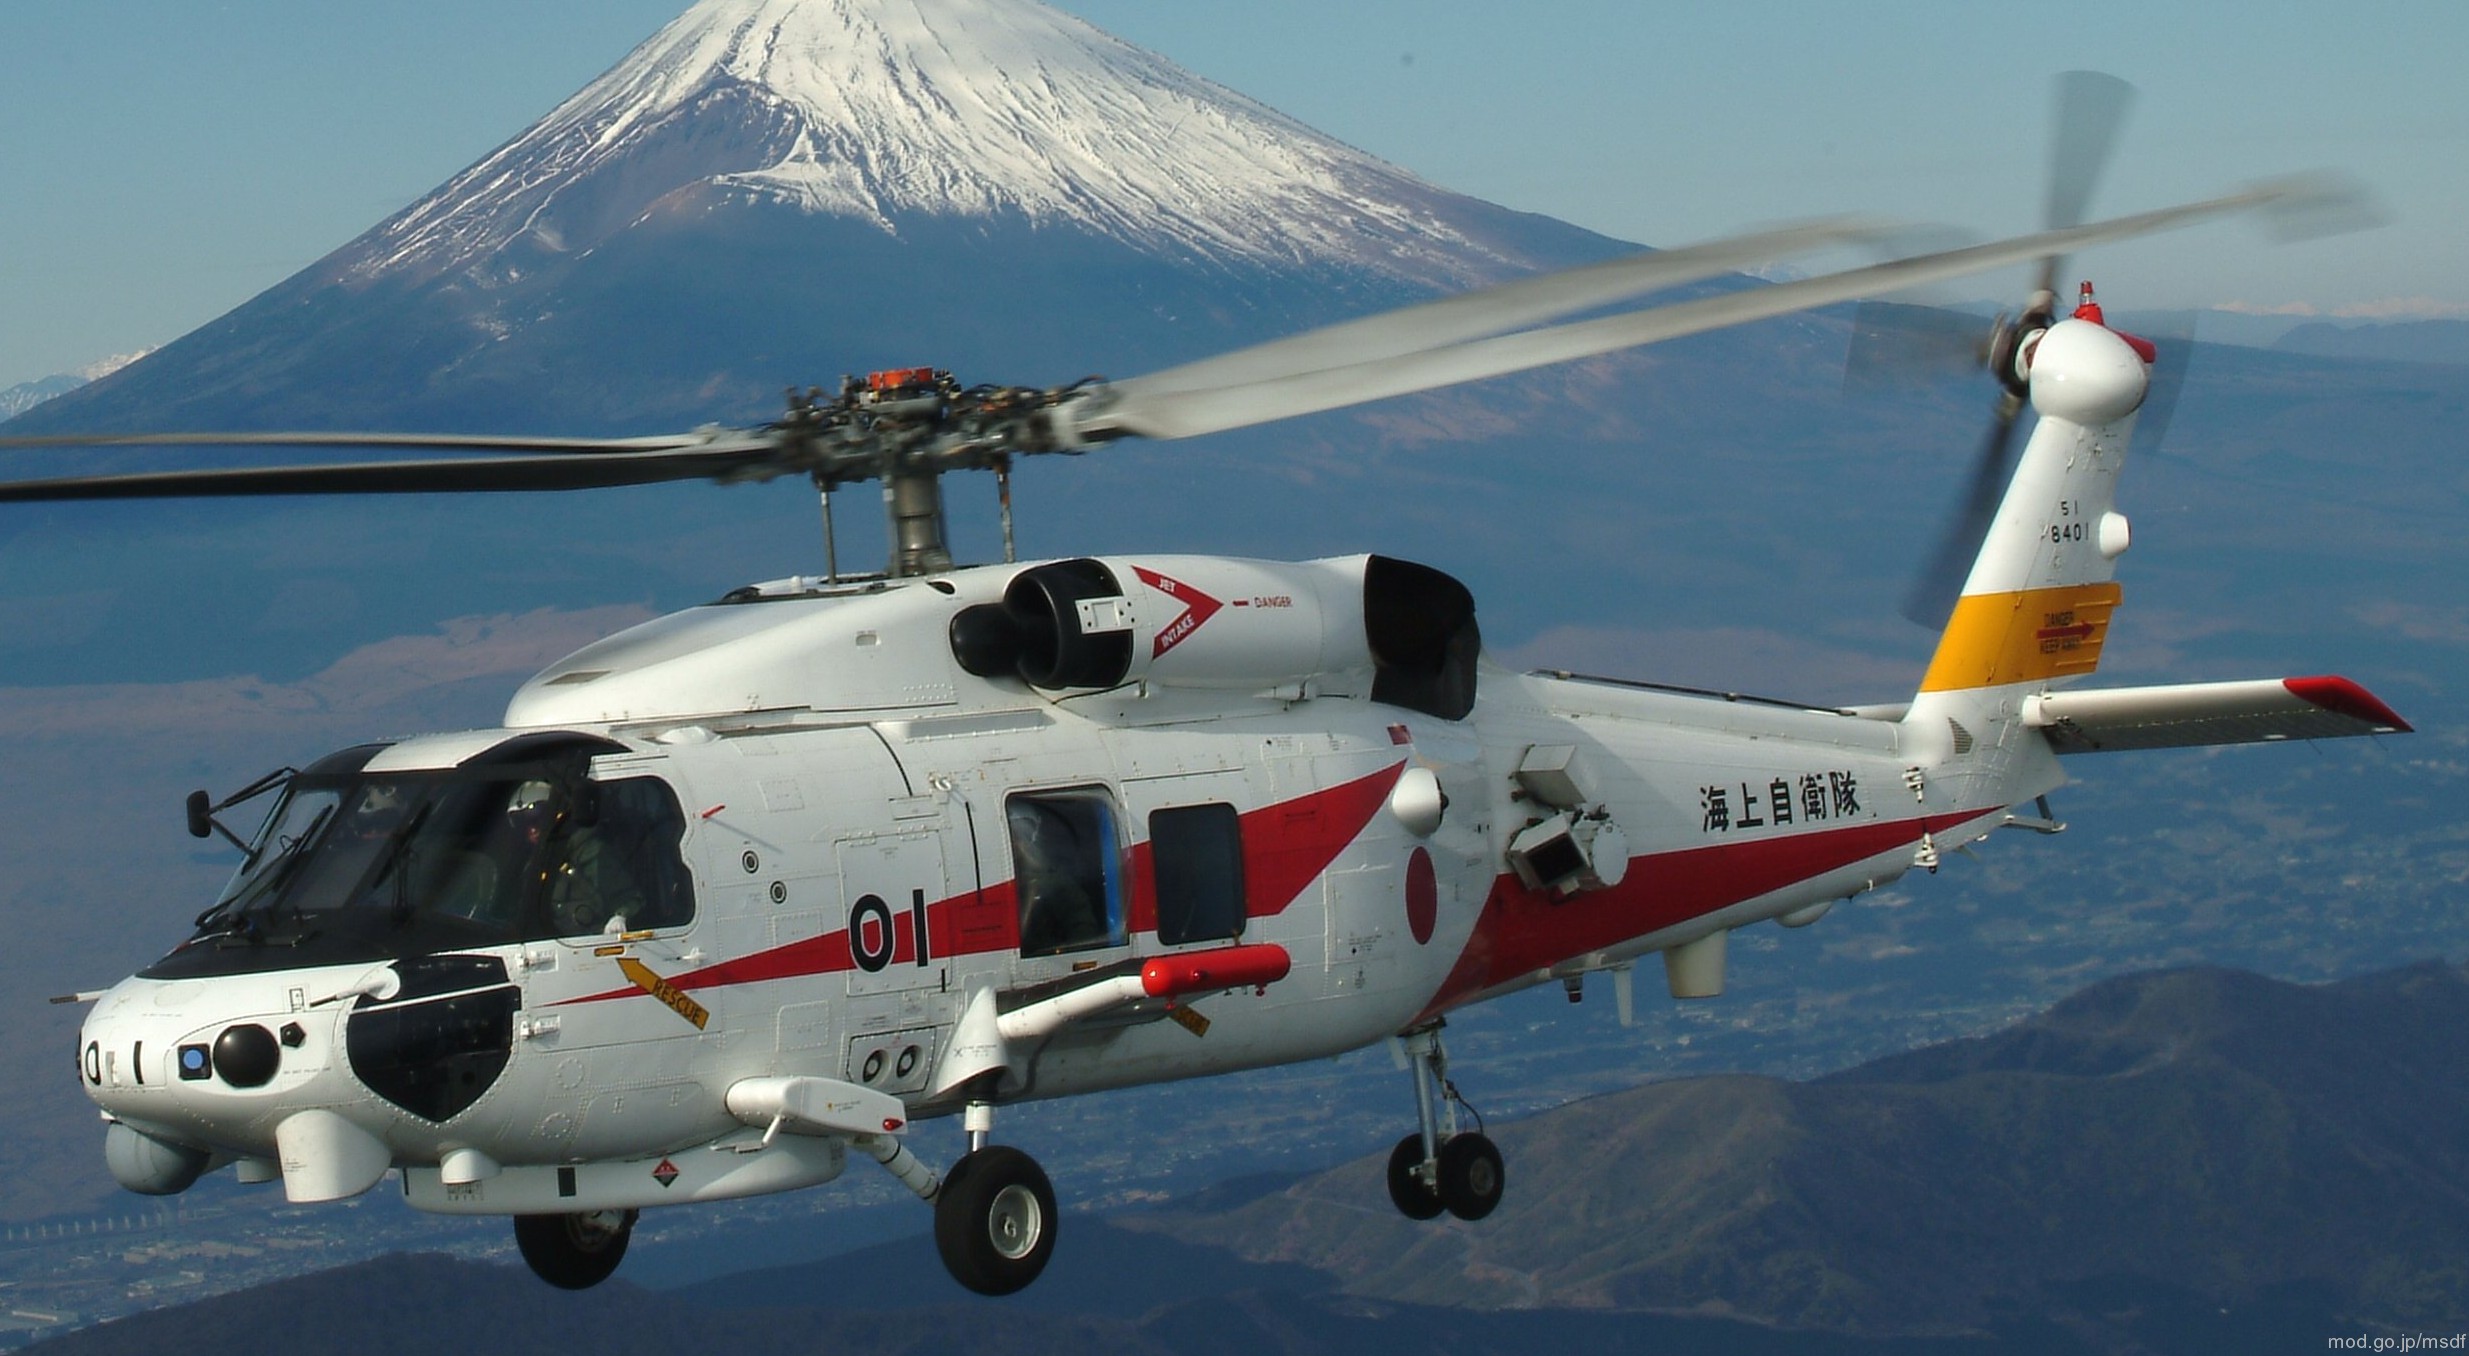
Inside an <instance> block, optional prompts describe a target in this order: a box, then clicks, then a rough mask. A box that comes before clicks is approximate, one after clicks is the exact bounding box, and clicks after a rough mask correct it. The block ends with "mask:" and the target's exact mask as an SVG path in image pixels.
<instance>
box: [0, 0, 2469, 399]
mask: <svg viewBox="0 0 2469 1356" xmlns="http://www.w3.org/2000/svg"><path fill="white" fill-rule="evenodd" d="M679 7H680V3H679V0H589V3H584V0H532V2H531V3H527V4H523V5H518V6H507V5H502V4H484V3H480V2H479V0H431V2H430V3H426V4H422V5H418V6H413V5H401V4H394V5H378V6H335V5H327V4H312V3H305V2H304V0H255V2H253V3H220V4H217V3H199V2H198V0H92V2H91V3H83V4H75V5H71V4H67V3H62V2H61V0H35V2H34V3H27V4H19V5H12V6H10V7H9V12H8V14H7V16H6V24H7V34H8V37H7V41H6V42H5V43H0V148H5V149H4V150H0V296H5V297H6V299H7V300H6V307H5V315H6V317H7V320H6V324H5V325H4V326H0V386H5V385H8V384H11V383H14V382H17V381H23V380H28V379H32V378H35V377H40V376H44V375H47V374H50V373H53V372H58V371H62V370H66V369H71V368H75V367H77V366H80V365H82V364H85V363H87V362H90V361H93V360H94V359H97V358H100V357H103V356H106V355H109V354H112V353H116V352H124V351H127V350H131V349H135V348H139V347H142V346H147V345H152V344H158V343H161V342H163V341H165V340H168V339H171V338H174V337H177V336H178V335H180V334H182V333H184V332H186V331H187V330H189V329H192V328H194V327H196V326H197V325H199V324H202V323H204V322H206V321H208V320H210V319H212V318H213V317H214V316H216V315H219V314H221V313H222V312H223V311H225V310H228V309H230V308H231V307H232V306H235V305H237V304H239V303H240V302H242V301H244V300H246V299H247V298H248V297H250V296H252V295H254V294H255V293H256V292H258V291H260V290H262V289H263V288H265V287H267V286H269V285H271V284H272V283H274V282H276V281H278V280H280V279H281V278H283V277H284V276H287V275H288V274H290V273H291V272H293V271H294V270H296V269H298V268H300V267H302V266H304V265H306V264H308V263H309V262H311V261H312V260H314V259H316V258H317V257H319V256H320V255H322V254H324V253H326V252H327V251H328V250H330V249H332V248H334V247H335V246H337V245H339V244H341V243H342V242H343V241H345V240H347V239H349V238H350V237H352V236H354V235H356V234H358V233H359V232H360V231H361V230H363V229H365V228H367V227H368V226H370V225H372V224H374V223H375V222H377V221H378V220H379V219H381V218H383V217H384V216H386V215H387V214H388V213H390V212H391V211H393V210H395V209H396V208H399V207H401V206H402V205H404V204H405V203H407V202H410V201H411V200H413V199H415V198H417V197H419V196H420V195H421V194H423V193H425V192H426V191H427V190H429V189H430V188H432V187H434V186H435V185H436V184H438V183H439V182H441V181H443V180H444V179H445V178H446V177H448V176H449V175H451V174H452V173H453V172H454V171H456V170H458V169H460V168H462V167H463V166H465V165H467V164H469V163H471V162H472V161H473V160H476V159H478V158H479V157H480V156H481V155H483V154H485V153H486V152H487V151H488V150H489V149H491V148H492V147H494V146H496V145H497V144H498V143H500V142H502V141H504V140H506V139H507V138H509V137H511V136H513V135H514V134H515V133H517V132H519V131H520V130H522V128H523V127H524V126H526V125H527V124H528V123H529V122H531V121H532V120H533V119H534V118H536V117H538V116H539V115H540V114H542V113H544V112H546V111H547V110H548V109H549V108H550V107H551V106H553V105H554V104H555V103H556V102H557V101H558V100H559V99H561V98H562V97H564V96H565V95H566V94H568V93H569V92H571V91H572V90H574V89H575V88H576V87H578V86H579V85H581V84H582V83H583V82H585V81H586V80H588V79H590V78H591V77H592V76H593V75H596V74H598V73H599V72H600V71H601V70H603V69H605V68H606V67H608V66H609V65H610V64H612V63H613V62H615V61H616V60H617V59H618V58H619V57H621V56H622V55H624V53H625V52H626V51H627V50H628V49H629V48H631V47H632V46H633V45H634V44H635V43H636V42H638V41H639V40H641V39H642V38H643V37H645V36H647V35H648V34H649V33H651V32H652V31H653V30H654V29H655V28H657V27H658V26H659V25H660V24H661V23H662V22H664V21H666V20H667V19H668V18H669V17H671V16H672V15H673V14H674V13H676V12H677V10H678V9H679ZM1063 7H1064V8H1066V9H1068V10H1071V11H1072V12H1075V13H1078V14H1080V15H1082V16H1083V17H1085V18H1088V19H1089V20H1091V21H1092V22H1095V23H1096V24H1098V25H1099V26H1101V27H1104V28H1106V29H1109V30H1110V31H1112V32H1115V33H1116V34H1118V35H1120V36H1122V37H1124V38H1126V39H1128V40H1130V41H1133V42H1136V43H1139V44H1141V45H1142V46H1145V47H1149V48H1152V49H1154V50H1156V51H1159V52H1162V53H1164V54H1165V55H1167V56H1169V57H1171V58H1173V59H1175V60H1176V61H1178V62H1180V63H1182V64H1183V65H1185V66H1187V67H1189V68H1191V69H1193V70H1195V71H1198V72H1199V73H1201V74H1203V75H1206V76H1209V77H1210V78H1212V79H1215V80H1218V81H1219V82H1221V83H1224V84H1226V85H1229V86H1232V87H1234V88H1236V89H1238V90H1241V91H1243V92H1244V93H1247V94H1250V95H1252V96H1254V97H1256V98H1259V99H1261V100H1263V101H1265V102H1267V103H1269V104H1272V105H1274V106H1276V107H1278V108H1281V109H1283V110H1285V111H1286V112H1288V113H1290V114H1292V115H1294V116H1295V117H1298V118H1300V119H1302V120H1303V121H1305V122H1307V123H1311V124H1313V125H1314V126H1317V127H1319V128H1321V129H1322V130H1324V131H1327V132H1329V133H1331V134H1333V135H1335V136H1338V137H1340V138H1342V139H1344V140H1346V141H1349V142H1351V143H1353V144H1355V145H1357V146H1360V147H1362V148H1364V149H1366V150H1369V151H1371V152H1373V153H1375V154H1378V155H1380V156H1383V157H1384V158H1387V159H1389V160H1391V161H1394V162H1396V163H1398V164H1401V165H1403V166H1405V167H1407V168H1409V169H1411V170H1414V171H1415V172H1416V173H1418V174H1420V175H1422V176H1423V177H1424V178H1426V179H1429V180H1432V181H1433V182H1436V183H1439V184H1442V185H1445V186H1447V187H1450V188H1454V189H1457V190H1460V191H1463V192H1468V193H1472V194H1474V195H1476V196H1478V197H1483V198H1488V199H1491V200H1493V201H1495V202H1500V203H1504V204H1507V205H1509V206H1513V207H1518V208H1522V209H1526V210H1531V211H1539V212H1545V213H1548V214H1551V215H1554V216H1558V217H1563V218H1566V219H1568V220H1571V221H1574V222H1577V223H1578V224H1580V225H1584V226H1589V227H1592V228H1594V229H1597V230H1600V231H1603V232H1606V233H1608V234H1611V235H1615V236H1619V237H1622V238H1625V239H1631V240H1637V241H1640V242H1642V243H1648V244H1677V243H1682V242H1685V241H1688V240H1692V239H1700V238H1704V237H1707V236H1711V235H1716V234H1720V233H1723V232H1726V231H1729V230H1733V229H1737V228H1740V227H1743V226H1747V225H1751V224H1758V223H1766V222H1772V221H1775V220H1779V219H1784V218H1791V217H1799V216H1809V215H1818V214H1825V213H1832V212H1838V211H1847V210H1848V211H1862V212H1870V213H1882V214H1888V215H1892V216H1897V217H1901V218H1905V219H1913V220H1923V221H1937V222H1945V223H1949V224H1953V225H1957V226H1961V227H1965V228H1968V229H1971V230H1975V231H1982V232H1996V233H2004V232H2008V231H2016V230H2024V229H2029V228H2030V227H2031V226H2032V225H2033V224H2034V218H2035V217H2036V215H2037V213H2038V210H2039V194H2040V190H2039V186H2038V169H2039V163H2040V160H2041V156H2042V151H2043V144H2044V126H2045V112H2046V85H2047V77H2048V76H2049V74H2050V73H2052V72H2055V71H2058V70H2063V69H2067V68H2070V67H2094V68H2098V69H2104V70H2108V71H2112V72H2114V73H2116V74H2119V75H2122V76H2124V77H2126V78H2127V79H2129V80H2131V81H2133V82H2135V83H2136V84H2137V85H2138V86H2140V87H2141V89H2142V91H2143V97H2142V99H2141V102H2140V103H2139V105H2138V106H2137V109H2136V112H2135V117H2134V120H2133V122H2132V124H2131V125H2130V128H2129V135H2128V139H2127V141H2126V144H2125V147H2124V149H2123V151H2122V153H2121V155H2120V157H2119V161H2118V164H2117V166H2116V168H2115V171H2114V173H2113V174H2112V176H2111V177H2110V179H2109V181H2108V183H2107V184H2106V186H2105V187H2104V190H2103V192H2102V194H2101V196H2100V197H2099V198H2098V199H2097V200H2096V201H2095V204H2094V206H2095V209H2096V210H2104V209H2105V210H2115V211H2126V210H2132V209H2137V208H2142V207H2148V206H2155V205H2159V204H2161V203H2165V202H2170V201H2176V200H2179V199H2182V198H2187V197H2193V196H2202V195H2205V194H2208V193H2210V192H2213V191H2215V190H2217V189H2219V188H2222V187H2224V186H2226V185H2229V184H2233V183H2237V182H2240V181H2243V180H2246V179H2249V178H2254V177H2260V176H2263V175H2266V174H2270V173H2275V172H2278V171H2282V170H2287V169H2294V168H2307V167H2316V166H2334V167H2339V168H2342V169H2346V170H2348V171H2350V172H2352V173H2354V174H2355V175H2357V176H2358V177H2360V178H2361V179H2363V180H2364V181H2366V182H2367V183H2368V184H2369V185H2370V186H2372V187H2373V188H2374V189H2375V190H2376V192H2377V193H2378V195H2379V197H2380V198H2381V200H2382V201H2383V202H2384V203H2385V205H2386V206H2387V207H2388V209H2389V210H2390V212H2391V213H2392V215H2393V218H2394V221H2393V224H2391V225H2389V226H2387V227H2385V228H2383V229H2381V230H2379V231H2377V232H2375V233H2374V234H2371V235H2355V236H2349V237H2344V238H2340V239H2335V240H2331V241H2324V242H2317V243H2312V244H2306V245H2300V246H2292V247H2285V248H2275V247H2268V246H2266V245H2265V244H2264V243H2263V240H2262V237H2261V236H2260V235H2259V234H2258V233H2257V232H2255V231H2254V230H2253V229H2252V228H2250V227H2246V226H2240V225H2229V226H2216V227H2210V228H2205V229H2202V230H2199V231H2197V232H2195V233H2192V234H2189V235H2186V236H2183V237H2179V238H2175V239H2166V240H2155V241H2149V242H2141V243H2138V244H2135V245H2132V246H2126V247H2120V248H2118V249H2116V250H2113V251H2109V252H2104V253H2103V254H2102V255H2099V256H2096V257H2094V258H2092V259H2089V260H2086V261H2084V271H2086V272H2090V273H2093V274H2094V275H2095V276H2097V277H2098V278H2099V279H2100V280H2101V282H2102V289H2103V294H2104V296H2105V297H2106V298H2108V299H2111V300H2112V301H2113V302H2123V303H2124V304H2128V305H2152V306H2203V305H2230V306H2236V307H2246V308H2260V309H2271V308H2290V309H2306V310H2312V311H2315V312H2319V313H2326V314H2336V313H2358V314H2372V315H2392V316H2401V317H2407V316H2415V315H2423V314H2435V315H2462V314H2469V238H2464V233H2462V232H2461V231H2460V230H2459V229H2458V226H2457V223H2459V222H2460V221H2462V220H2464V219H2469V187H2464V184H2463V179H2464V176H2463V174H2462V173H2461V171H2460V167H2461V166H2462V165H2464V164H2469V97H2465V96H2464V95H2463V94H2462V93H2461V92H2460V91H2461V86H2460V84H2459V75H2458V66H2459V63H2460V61H2461V60H2462V58H2463V57H2464V56H2465V55H2469V6H2462V5H2458V4H2448V3H2407V2H2403V3H2382V4H2377V5H2374V6H2370V7H2363V8H2359V9H2355V10H2339V9H2335V8H2333V7H2331V6H2328V5H2299V4H2273V3H2261V2H2257V0H2247V2H2246V3H2233V2H2228V0H2185V2H2184V3H2178V4H2173V5H2169V6H2152V5H2148V4H2141V3H2113V2H2112V0H2078V3H2075V4H2071V5H2069V6H2066V7H2065V8H2064V11H2063V13H2062V14H2060V13H2058V12H2055V11H2051V10H2049V9H2048V8H2046V7H2027V6H2015V5H1993V6H1984V5H1979V4H1977V3H1967V4H1914V3H1898V4H1892V5H1857V6H1856V5H1817V4H1811V3H1788V4H1787V3H1754V2H1752V3H1740V4H1729V5H1722V6H1713V5H1692V6H1681V5H1654V4H1636V3H1616V2H1615V0H1530V3H1526V4H1522V5H1516V6H1509V5H1503V4H1499V3H1497V0H1344V3H1341V4H1335V5H1332V4H1330V3H1328V0H1316V2H1312V3H1307V2H1306V0H1172V3H1163V2H1161V0H1066V3H1065V4H1064V5H1063Z"/></svg>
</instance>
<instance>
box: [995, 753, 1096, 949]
mask: <svg viewBox="0 0 2469 1356" xmlns="http://www.w3.org/2000/svg"><path fill="white" fill-rule="evenodd" d="M1004 818H1005V819H1006V820H1007V821H1009V824H1010V827H1011V837H1012V880H1013V885H1014V887H1015V888H1016V889H1017V890H1018V892H1019V895H1020V954H1021V955H1023V956H1053V955H1060V954H1062V953H1063V952H1066V951H1089V950H1095V949H1097V948H1100V947H1108V946H1121V945H1123V944H1124V942H1125V940H1126V938H1125V936H1124V928H1123V849H1122V837H1121V835H1120V834H1118V833H1116V831H1115V813H1114V803H1113V801H1111V800H1110V799H1108V798H1107V796H1106V794H1105V793H1104V792H1103V791H1096V790H1080V791H1040V792H1035V793H1032V794H1028V795H1019V796H1014V797H1012V798H1011V799H1010V800H1009V801H1007V802H1005V805H1004Z"/></svg>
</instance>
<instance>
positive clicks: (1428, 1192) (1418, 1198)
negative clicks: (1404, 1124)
mask: <svg viewBox="0 0 2469 1356" xmlns="http://www.w3.org/2000/svg"><path fill="white" fill-rule="evenodd" d="M1430 1161H1431V1160H1430V1159H1429V1158H1428V1157H1427V1156H1426V1155H1425V1153H1424V1149H1423V1135H1422V1132H1421V1131H1417V1132H1416V1133H1414V1134H1411V1135H1408V1136H1407V1137H1406V1138H1404V1139H1401V1140H1399V1141H1398V1142H1397V1147H1396V1148H1394V1149H1392V1150H1390V1151H1389V1201H1390V1203H1391V1204H1393V1205H1395V1206H1396V1207H1397V1213H1399V1214H1401V1215H1404V1216H1405V1217H1406V1218H1408V1219H1431V1218H1433V1217H1435V1216H1437V1215H1438V1214H1439V1213H1440V1212H1441V1210H1442V1209H1443V1207H1442V1205H1441V1204H1440V1192H1439V1190H1438V1189H1437V1188H1435V1187H1434V1186H1433V1184H1432V1174H1431V1172H1429V1171H1427V1170H1426V1167H1425V1165H1426V1164H1427V1163H1429V1162H1430Z"/></svg>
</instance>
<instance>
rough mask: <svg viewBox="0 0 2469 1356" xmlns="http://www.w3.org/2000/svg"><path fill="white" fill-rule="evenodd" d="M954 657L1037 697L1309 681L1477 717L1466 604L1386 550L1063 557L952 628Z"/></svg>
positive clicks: (1468, 598) (1470, 609)
mask: <svg viewBox="0 0 2469 1356" xmlns="http://www.w3.org/2000/svg"><path fill="white" fill-rule="evenodd" d="M950 639H951V648H952V657H953V658H954V659H955V660H957V661H958V662H959V664H960V667H961V668H963V669H965V670H967V671H968V672H970V673H972V674H975V675H977V676H978V677H980V678H995V679H1000V678H1007V677H1010V678H1018V679H1019V680H1020V681H1022V682H1025V683H1027V684H1029V685H1030V686H1032V687H1038V688H1045V689H1050V690H1051V689H1059V688H1109V687H1118V686H1121V685H1122V684H1125V683H1129V682H1148V683H1153V684H1157V685H1160V686H1165V687H1200V688H1235V689H1247V690H1255V691H1257V690H1264V689H1269V688H1276V687H1283V686H1288V685H1307V686H1317V687H1322V688H1324V689H1325V688H1328V687H1330V686H1331V685H1343V686H1337V687H1336V688H1335V690H1338V691H1349V690H1350V691H1353V692H1355V693H1358V694H1365V693H1368V695H1369V696H1371V698H1372V699H1373V700H1375V701H1380V702H1386V703H1389V704H1391V705H1395V706H1403V707H1406V708H1407V709H1409V710H1414V711H1421V712H1425V713H1426V714H1430V715H1436V716H1441V717H1443V718H1445V719H1449V720H1458V719H1462V718H1464V717H1465V715H1466V713H1467V712H1469V711H1471V710H1473V709H1474V696H1475V660H1476V657H1477V655H1478V654H1479V653H1480V652H1481V650H1482V637H1481V635H1480V633H1479V632H1478V631H1477V629H1476V627H1475V618H1474V596H1473V595H1472V594H1471V593H1469V592H1467V590H1466V586H1465V585H1463V584H1461V583H1459V582H1458V581H1457V580H1455V579H1452V578H1450V577H1449V576H1448V575H1446V574H1443V573H1441V572H1440V571H1438V570H1435V569H1432V568H1431V567H1429V566H1425V565H1416V564H1412V563H1409V562H1407V561H1402V560H1391V559H1389V558H1387V557H1384V556H1350V557H1344V558H1340V559H1333V560H1314V561H1305V562H1302V563H1300V564H1287V563H1282V562H1275V561H1260V560H1231V559H1226V558H1222V557H1215V556H1143V557H1114V558H1108V559H1104V560H1098V559H1080V560H1061V561H1054V562H1051V563H1048V564H1044V565H1037V566H1032V567H1031V568H1029V569H1026V570H1023V571H1021V572H1020V573H1019V574H1018V575H1016V576H1014V577H1013V579H1012V581H1011V583H1010V585H1009V586H1008V587H1007V588H1005V590H1004V593H1003V601H1002V602H1000V603H979V604H977V605H975V606H972V607H966V608H963V609H961V610H960V611H959V612H958V613H956V614H954V615H953V617H952V620H951V627H950Z"/></svg>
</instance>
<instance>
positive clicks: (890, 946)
mask: <svg viewBox="0 0 2469 1356" xmlns="http://www.w3.org/2000/svg"><path fill="white" fill-rule="evenodd" d="M898 937H899V933H898V932H897V931H895V930H894V927H893V923H892V906H891V905H889V904H886V903H884V902H883V896H881V895H860V896H858V899H857V902H856V903H855V904H852V905H850V906H849V958H850V959H852V960H854V961H856V962H857V968H858V969H860V970H863V971H865V972H866V973H867V974H870V975H871V974H874V973H876V972H878V971H880V970H882V969H884V968H885V967H886V966H889V965H890V964H891V963H892V956H893V955H894V954H895V953H896V952H897V951H898V950H899V941H898ZM926 939H927V932H926V892H925V891H924V890H911V891H910V892H909V940H910V942H911V943H912V945H911V946H910V948H909V950H910V951H911V952H912V953H913V954H915V955H916V957H917V963H918V964H919V965H921V966H922V965H925V964H927V963H928V962H929V961H931V960H932V959H933V955H932V953H931V952H930V950H929V949H928V947H927V940H926Z"/></svg>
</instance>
